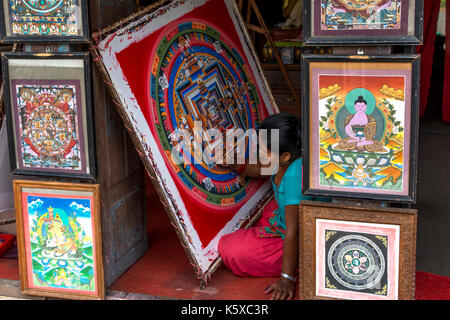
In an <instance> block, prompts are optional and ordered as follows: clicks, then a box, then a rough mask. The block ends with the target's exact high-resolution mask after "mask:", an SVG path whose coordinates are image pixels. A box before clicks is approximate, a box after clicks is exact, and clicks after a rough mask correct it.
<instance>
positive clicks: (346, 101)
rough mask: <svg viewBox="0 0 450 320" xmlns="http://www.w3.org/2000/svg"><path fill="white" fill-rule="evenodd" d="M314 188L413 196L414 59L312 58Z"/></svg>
mask: <svg viewBox="0 0 450 320" xmlns="http://www.w3.org/2000/svg"><path fill="white" fill-rule="evenodd" d="M309 77H310V81H311V82H310V95H311V99H310V104H309V114H308V119H309V121H310V127H309V134H310V140H309V141H310V144H309V151H310V153H309V165H308V167H309V170H310V171H309V186H308V188H311V189H315V190H323V191H324V192H325V193H326V192H327V191H330V192H341V193H344V192H350V193H353V194H354V193H365V194H376V195H387V196H388V195H391V196H394V197H395V196H396V195H397V196H404V197H407V196H408V195H410V193H411V190H410V184H411V183H410V182H413V181H410V179H411V174H412V173H413V172H414V168H413V167H412V165H413V163H412V162H411V160H414V157H413V158H411V154H414V152H415V147H414V145H415V143H414V142H415V135H416V134H417V132H416V130H415V127H414V125H413V123H414V121H415V120H414V119H415V117H416V115H415V114H416V113H417V110H416V108H415V107H414V102H413V101H412V96H413V94H412V93H413V87H412V84H413V67H412V64H411V63H409V62H405V63H400V62H399V63H386V62H384V63H383V62H378V63H372V62H342V63H339V62H312V63H311V64H310V69H309Z"/></svg>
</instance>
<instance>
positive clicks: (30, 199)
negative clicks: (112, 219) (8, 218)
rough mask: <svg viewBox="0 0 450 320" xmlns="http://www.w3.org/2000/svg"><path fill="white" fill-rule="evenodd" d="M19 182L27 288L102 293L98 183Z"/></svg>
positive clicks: (78, 294) (60, 292) (88, 294)
mask: <svg viewBox="0 0 450 320" xmlns="http://www.w3.org/2000/svg"><path fill="white" fill-rule="evenodd" d="M14 186H15V192H16V207H17V209H20V210H18V211H17V212H18V215H20V222H19V219H18V222H19V223H18V224H19V226H18V228H19V229H20V244H19V246H20V247H21V249H20V252H21V254H20V259H21V261H20V262H21V268H24V269H25V270H24V269H21V270H23V271H26V272H25V273H24V274H23V275H22V276H23V278H24V279H23V281H24V288H25V291H26V290H28V289H29V290H30V293H31V294H33V293H36V294H40V293H43V294H44V295H49V294H50V295H52V294H54V295H56V296H61V297H62V296H65V295H69V297H72V296H71V295H74V296H73V297H84V296H86V297H90V298H98V297H101V295H102V291H103V288H101V287H100V286H102V281H103V280H102V279H100V278H101V277H102V271H101V270H100V269H101V265H102V263H101V246H100V243H101V239H100V237H101V235H100V234H99V233H98V230H99V226H98V223H99V212H98V203H97V202H98V201H99V199H98V189H97V188H98V186H97V187H96V186H91V185H87V186H84V185H78V186H77V185H72V186H69V185H60V186H59V185H58V184H56V183H53V184H49V185H48V186H47V185H46V183H43V182H35V183H31V182H24V181H15V182H14ZM71 188H72V190H71ZM83 189H84V190H83ZM22 254H23V255H22Z"/></svg>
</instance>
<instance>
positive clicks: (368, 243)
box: [316, 220, 400, 300]
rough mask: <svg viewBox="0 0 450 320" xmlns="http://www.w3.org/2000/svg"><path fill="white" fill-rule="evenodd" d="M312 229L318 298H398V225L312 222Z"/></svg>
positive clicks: (329, 221) (327, 221)
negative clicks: (315, 255) (315, 239)
mask: <svg viewBox="0 0 450 320" xmlns="http://www.w3.org/2000/svg"><path fill="white" fill-rule="evenodd" d="M316 227H317V231H318V234H317V244H318V247H317V248H318V249H317V257H316V259H317V260H316V261H317V264H316V268H317V269H316V270H317V281H318V285H317V287H316V290H317V292H316V294H317V295H318V296H328V297H335V298H347V299H372V300H379V299H397V298H398V297H397V295H396V291H397V286H398V283H397V280H396V279H397V277H398V267H397V266H396V264H398V253H399V252H398V250H399V230H400V229H399V227H398V226H388V225H386V226H380V225H376V224H365V223H352V222H343V221H332V220H316ZM391 264H392V265H391Z"/></svg>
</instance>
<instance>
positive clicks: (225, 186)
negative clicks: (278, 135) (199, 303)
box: [93, 0, 278, 279]
mask: <svg viewBox="0 0 450 320" xmlns="http://www.w3.org/2000/svg"><path fill="white" fill-rule="evenodd" d="M93 37H94V41H97V42H98V45H97V47H98V51H97V52H98V55H99V59H97V60H96V61H97V62H98V65H99V67H100V69H101V70H102V71H103V73H104V75H105V78H106V81H107V82H108V83H111V87H110V89H111V92H112V94H113V96H114V98H115V99H116V101H117V104H118V110H119V112H120V114H121V116H122V118H123V120H124V122H125V124H126V126H127V127H128V128H129V129H130V131H131V136H132V138H133V140H134V143H135V146H136V148H137V149H138V151H139V153H140V154H141V158H142V160H143V162H144V165H145V166H146V168H147V170H148V172H149V174H150V175H151V177H152V180H153V181H154V183H155V185H156V187H157V189H159V191H160V192H159V194H160V198H161V200H162V201H163V202H164V203H165V204H166V207H167V211H168V213H169V216H170V217H171V219H172V222H173V224H174V226H175V227H176V228H177V231H178V235H179V237H180V239H181V241H182V242H183V243H184V244H185V248H186V251H187V254H188V256H189V258H190V260H191V262H192V264H193V265H194V268H195V271H196V273H197V275H198V276H199V277H202V278H204V279H206V278H207V276H208V275H209V274H210V273H211V272H212V271H213V270H214V268H215V266H217V263H216V262H218V261H219V260H218V252H217V244H218V241H219V239H220V237H221V236H222V235H224V234H227V233H230V232H232V231H235V230H237V229H239V228H240V227H241V226H243V224H244V223H247V222H248V221H249V218H250V217H252V216H253V215H254V214H256V213H257V212H258V211H259V210H260V207H261V204H262V202H264V201H266V200H267V197H268V196H269V195H270V194H271V192H270V190H271V188H270V184H269V183H268V181H260V180H254V179H240V178H239V175H238V174H237V173H235V172H233V171H230V170H228V169H224V168H223V167H220V166H218V165H217V162H216V159H217V157H216V156H217V155H218V153H215V151H216V150H220V149H222V143H223V144H225V139H226V134H227V131H228V130H233V129H239V130H241V132H242V133H241V134H239V133H237V136H236V137H237V138H238V140H239V141H244V140H242V139H243V138H244V137H245V138H246V137H248V136H245V134H246V133H247V132H248V130H252V129H256V128H257V127H258V125H259V123H260V122H261V121H262V120H263V119H264V118H266V117H267V116H269V115H271V114H274V113H277V112H278V109H277V107H276V105H275V103H274V100H273V97H272V95H271V93H270V90H269V87H268V85H267V81H266V79H265V78H264V76H263V72H262V69H261V67H260V65H259V64H258V60H257V57H256V54H255V52H254V50H253V47H252V44H251V41H250V39H249V37H248V35H247V31H246V29H245V26H244V24H243V22H242V19H241V16H240V14H239V10H238V9H237V7H236V5H235V3H234V1H233V0H195V1H194V0H188V1H179V0H175V1H171V2H170V3H169V4H167V5H166V6H163V7H155V6H151V7H149V8H147V9H146V10H145V11H144V13H143V14H142V15H141V16H138V17H131V18H130V19H128V20H125V22H124V23H123V24H122V27H121V28H120V29H106V30H104V31H102V32H101V33H99V34H97V35H94V36H93ZM196 126H197V128H200V129H201V130H200V132H204V134H202V136H203V139H201V140H200V141H198V140H197V139H194V136H195V133H194V131H195V129H196ZM202 130H203V131H202ZM211 130H212V131H213V132H214V133H213V134H212V133H211ZM236 132H237V131H236ZM191 141H193V143H192V145H194V148H195V145H197V147H200V150H202V153H200V156H199V155H198V154H196V153H195V152H193V151H192V150H193V148H191V147H189V146H190V145H191ZM247 141H248V140H247ZM248 146H249V144H246V149H242V152H243V153H242V154H245V155H246V156H247V157H248V156H249V149H248ZM223 154H225V153H223Z"/></svg>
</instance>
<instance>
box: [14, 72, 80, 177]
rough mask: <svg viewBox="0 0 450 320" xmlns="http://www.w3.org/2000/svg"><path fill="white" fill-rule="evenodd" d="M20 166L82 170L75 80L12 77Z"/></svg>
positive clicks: (78, 98)
mask: <svg viewBox="0 0 450 320" xmlns="http://www.w3.org/2000/svg"><path fill="white" fill-rule="evenodd" d="M11 83H12V86H13V93H14V96H13V104H14V113H15V116H16V121H17V123H16V126H17V127H16V139H17V142H18V145H20V147H19V148H18V150H17V152H18V161H19V168H21V169H35V170H36V169H37V170H44V171H45V170H52V171H65V172H74V173H81V172H83V171H85V170H86V163H85V150H84V133H83V128H84V127H83V119H82V113H83V111H82V107H81V99H80V96H81V90H80V82H79V81H44V80H40V81H27V80H20V81H18V80H17V81H16V80H12V81H11Z"/></svg>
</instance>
